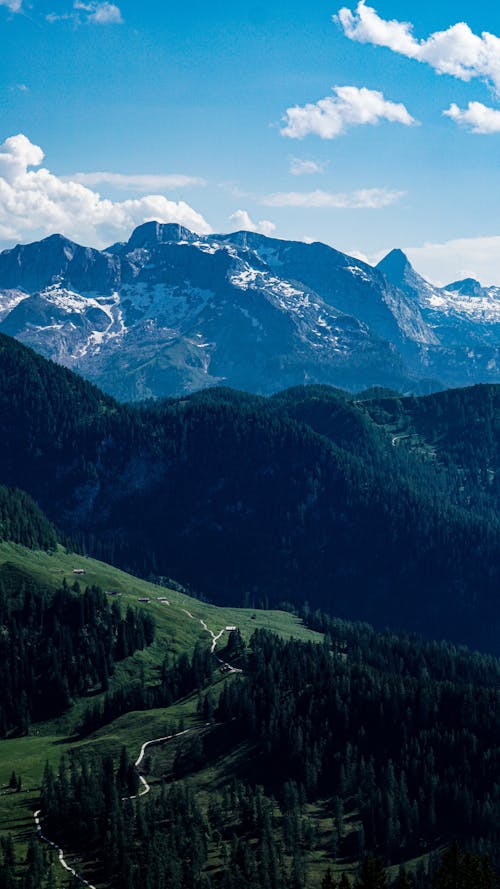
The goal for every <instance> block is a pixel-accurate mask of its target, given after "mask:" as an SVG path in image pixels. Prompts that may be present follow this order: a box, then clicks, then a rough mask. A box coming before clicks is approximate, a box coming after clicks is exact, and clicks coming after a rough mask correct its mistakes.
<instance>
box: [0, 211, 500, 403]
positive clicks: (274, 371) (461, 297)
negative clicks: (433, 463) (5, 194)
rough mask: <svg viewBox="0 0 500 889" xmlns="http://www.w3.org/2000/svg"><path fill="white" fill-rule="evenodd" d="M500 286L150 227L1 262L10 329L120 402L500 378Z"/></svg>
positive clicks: (244, 235)
mask: <svg viewBox="0 0 500 889" xmlns="http://www.w3.org/2000/svg"><path fill="white" fill-rule="evenodd" d="M499 320H500V288H482V287H481V286H480V284H479V283H478V282H475V281H471V280H466V281H461V282H456V283H454V284H451V285H449V286H448V287H446V288H437V287H434V286H433V285H431V284H429V283H428V282H426V281H425V280H424V279H423V278H421V277H420V276H419V275H418V274H417V273H416V272H415V271H414V270H413V269H412V267H411V265H410V263H409V262H408V260H407V258H406V257H405V255H404V254H403V253H401V251H398V250H395V251H392V252H391V253H390V254H389V255H388V256H387V257H386V258H385V259H384V260H382V262H381V263H379V265H378V266H377V267H376V268H373V267H372V266H370V265H368V264H367V263H364V262H362V261H361V260H358V259H354V258H353V257H350V256H348V255H346V254H344V253H341V252H339V251H337V250H334V249H333V248H331V247H328V246H327V245H325V244H321V243H312V244H305V243H301V242H292V241H283V240H278V239H273V238H268V237H265V236H263V235H259V234H255V233H250V232H237V233H234V234H229V235H210V236H205V237H200V236H198V235H195V234H193V233H192V232H190V231H188V230H187V229H185V228H183V227H182V226H179V225H174V224H160V223H157V222H148V223H145V224H143V225H141V226H139V228H137V229H135V231H134V232H133V233H132V235H131V237H130V238H129V240H128V241H127V242H125V243H118V244H114V245H112V246H110V247H109V248H107V249H106V250H103V251H99V250H96V249H92V248H86V247H81V246H79V245H77V244H75V243H73V242H72V241H69V240H67V239H66V238H64V237H62V236H61V235H52V236H50V237H48V238H45V239H44V240H42V241H39V242H36V243H33V244H28V245H18V246H17V247H14V248H13V249H10V250H5V251H4V252H3V253H1V254H0V331H2V332H3V333H6V334H9V335H11V336H14V337H16V338H18V339H20V340H21V341H22V342H24V343H25V344H28V345H30V346H32V347H33V348H35V349H36V350H37V351H39V352H40V353H41V354H43V355H44V356H45V357H49V358H52V359H53V360H55V361H57V362H58V363H61V364H63V365H65V366H67V367H69V368H71V369H72V370H76V371H78V372H79V373H81V374H82V375H83V376H85V377H86V378H88V379H89V380H92V381H93V382H95V383H97V384H98V385H99V386H100V387H101V388H102V389H103V390H104V391H106V392H109V393H110V394H112V395H114V396H115V397H117V398H119V399H120V400H140V399H145V398H157V397H162V396H169V395H181V394H186V393H189V392H192V391H195V390H197V389H201V388H204V387H207V386H214V385H221V384H223V385H229V386H232V387H236V388H240V389H245V390H247V391H252V392H256V393H261V394H268V393H271V392H274V391H278V390H279V389H283V388H285V387H287V386H294V385H302V384H307V383H328V384H331V385H335V386H340V387H342V388H345V389H349V390H352V391H359V390H361V389H363V388H366V387H369V386H374V385H375V386H389V387H392V388H393V389H396V390H398V391H407V392H426V391H433V390H436V389H439V388H445V387H446V386H460V385H466V384H469V383H474V382H481V381H490V382H491V381H497V380H500V361H499V349H500V333H499V330H500V328H499V325H498V321H499Z"/></svg>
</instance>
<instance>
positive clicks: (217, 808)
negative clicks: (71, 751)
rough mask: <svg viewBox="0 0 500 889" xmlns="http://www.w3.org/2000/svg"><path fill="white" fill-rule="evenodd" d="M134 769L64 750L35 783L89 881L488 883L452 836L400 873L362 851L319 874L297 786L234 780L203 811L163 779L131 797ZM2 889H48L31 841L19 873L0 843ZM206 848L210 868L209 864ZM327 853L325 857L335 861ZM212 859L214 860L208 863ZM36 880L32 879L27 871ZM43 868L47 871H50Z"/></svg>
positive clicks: (49, 830)
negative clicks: (271, 788)
mask: <svg viewBox="0 0 500 889" xmlns="http://www.w3.org/2000/svg"><path fill="white" fill-rule="evenodd" d="M138 787H139V781H138V775H137V771H136V769H135V768H134V766H133V764H132V762H131V760H130V759H129V756H128V754H127V751H126V749H125V748H123V749H122V752H121V755H120V759H119V763H118V766H117V767H116V768H115V766H114V764H113V761H112V760H111V759H110V758H109V757H88V756H87V757H84V756H81V755H80V756H75V755H73V756H72V757H71V760H70V761H68V760H67V759H65V758H63V759H62V760H61V762H60V765H59V769H58V770H57V772H54V771H53V770H52V768H51V767H50V766H49V765H47V766H46V768H45V773H44V778H43V784H42V805H43V812H44V817H43V824H44V831H45V833H46V834H48V835H49V836H51V837H54V838H56V839H57V841H58V842H59V843H61V844H62V845H63V847H64V848H67V849H72V850H74V851H78V852H79V853H80V854H82V853H83V855H84V857H85V858H87V859H89V860H90V861H92V862H95V863H94V864H93V865H92V867H93V873H92V879H93V881H94V882H99V883H101V882H102V883H104V884H105V885H106V886H116V887H120V889H122V887H124V889H139V887H140V889H143V887H144V889H241V886H245V887H246V889H431V886H432V889H497V886H498V881H497V875H496V874H495V871H494V869H493V867H492V864H491V860H490V859H489V858H488V856H485V855H481V854H478V853H473V852H470V851H469V852H464V851H463V850H462V848H461V847H460V846H459V844H458V843H457V842H453V843H452V844H451V846H450V847H449V849H448V850H447V851H446V852H445V853H444V854H443V855H442V856H436V855H432V854H431V855H430V856H429V857H428V858H427V860H426V861H423V860H422V861H421V862H420V863H419V864H418V866H417V868H416V870H415V871H414V872H413V873H411V874H409V873H407V872H406V871H405V869H404V868H403V867H402V868H400V872H399V875H398V877H397V878H396V879H395V880H394V879H392V880H391V879H390V878H389V876H388V872H387V870H386V867H385V863H384V862H383V860H382V859H379V858H373V857H369V856H365V857H364V858H362V859H361V860H360V862H359V866H358V869H357V873H356V874H354V875H351V876H348V875H347V874H346V873H345V872H344V873H340V872H339V871H338V869H337V868H336V876H334V875H333V872H332V868H328V869H327V871H326V873H325V875H324V876H323V877H322V878H321V880H319V879H318V878H317V877H316V876H315V875H314V872H312V871H311V869H310V867H309V865H308V857H307V853H308V852H310V851H312V850H314V849H316V848H317V847H318V836H317V834H316V831H315V828H314V824H313V822H311V821H310V819H309V818H308V816H307V813H306V809H305V796H304V790H303V788H301V787H300V786H299V785H297V784H295V782H293V781H290V782H286V783H285V784H284V785H283V786H282V789H281V794H280V802H279V803H278V802H277V800H276V799H275V798H273V797H271V796H268V795H266V793H265V792H264V790H263V788H262V787H261V786H258V785H257V786H251V785H249V784H248V783H245V782H242V781H238V780H235V779H233V780H232V781H229V782H227V783H226V785H225V786H224V787H223V789H222V790H221V791H219V792H214V793H212V794H211V797H210V801H209V803H208V807H207V808H206V810H202V808H200V805H199V803H198V801H197V799H196V796H195V794H194V793H193V790H192V789H191V787H190V786H189V784H188V783H184V782H182V781H177V782H175V783H174V784H171V785H170V786H167V785H166V784H164V783H162V784H161V785H160V786H159V787H158V792H157V793H156V794H155V795H154V796H148V797H147V799H144V800H143V799H141V798H137V797H136V794H137V790H138ZM1 848H2V859H3V860H2V859H0V887H1V889H41V887H44V889H45V886H46V887H47V889H49V887H50V886H51V884H50V883H49V882H48V881H47V882H46V881H45V879H46V875H47V873H48V867H47V863H48V862H47V855H46V854H44V849H43V847H41V846H40V845H39V846H38V848H37V846H36V842H35V843H34V842H33V841H32V842H31V844H30V846H29V849H28V856H27V860H26V865H27V868H26V870H25V871H24V875H23V877H22V878H21V879H20V881H18V880H17V879H16V872H15V863H16V862H15V854H14V848H13V845H12V841H11V840H9V839H8V838H7V839H3V840H2V841H1ZM209 854H211V862H212V863H211V866H210V867H208V864H209ZM334 857H335V853H334V852H333V854H332V857H331V861H332V865H333V863H334ZM214 860H216V861H217V862H218V863H217V865H215V866H214V864H213V862H214ZM35 875H36V876H37V877H38V882H33V878H34V876H35ZM49 875H50V874H49Z"/></svg>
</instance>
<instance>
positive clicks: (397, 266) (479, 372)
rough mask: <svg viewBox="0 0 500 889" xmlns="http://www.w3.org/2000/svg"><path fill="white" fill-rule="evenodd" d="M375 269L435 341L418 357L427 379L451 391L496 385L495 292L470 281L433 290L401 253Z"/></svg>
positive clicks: (498, 297) (499, 300)
mask: <svg viewBox="0 0 500 889" xmlns="http://www.w3.org/2000/svg"><path fill="white" fill-rule="evenodd" d="M377 268H378V269H379V271H381V272H383V274H384V275H385V276H386V278H387V279H388V280H389V281H391V282H392V283H393V284H394V285H395V286H396V287H397V288H398V289H399V290H402V291H403V292H404V293H406V295H407V296H408V297H409V298H410V299H411V300H412V301H413V303H414V304H415V305H416V306H417V307H418V308H419V310H420V312H421V315H422V318H423V319H424V321H425V323H426V325H427V326H428V328H430V330H431V331H432V333H433V335H434V337H435V342H434V348H432V349H429V350H423V351H422V363H423V365H424V366H425V365H426V366H427V368H428V371H429V373H431V374H432V375H434V376H437V377H438V378H439V379H441V380H442V381H443V383H447V384H449V385H452V386H457V385H464V384H467V383H472V382H498V381H499V380H500V287H482V286H481V284H480V283H479V281H475V280H474V279H472V278H466V279H465V280H463V281H455V282H454V283H452V284H448V285H447V286H446V287H436V286H435V285H433V284H430V283H429V282H428V281H426V280H425V279H424V278H422V277H421V276H420V275H419V274H418V273H417V272H416V271H415V270H414V269H413V268H412V266H411V264H410V262H409V260H408V259H407V257H406V256H405V254H404V253H403V252H402V251H401V250H393V251H391V253H389V254H388V255H387V256H386V257H385V258H384V259H383V260H382V261H381V262H380V263H379V264H378V266H377Z"/></svg>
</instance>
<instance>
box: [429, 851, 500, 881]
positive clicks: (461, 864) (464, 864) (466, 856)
mask: <svg viewBox="0 0 500 889" xmlns="http://www.w3.org/2000/svg"><path fill="white" fill-rule="evenodd" d="M498 885H499V881H498V876H497V875H496V874H495V871H494V870H493V867H492V865H491V862H490V861H489V860H488V859H487V858H484V857H483V856H480V855H475V854H473V853H471V852H467V853H464V852H463V850H462V849H461V848H460V845H459V844H458V843H457V842H456V841H455V842H453V843H452V845H451V846H450V848H449V849H448V850H447V851H446V852H445V853H444V855H443V858H442V861H441V864H440V866H439V868H438V869H437V871H436V873H435V874H434V879H433V881H432V886H433V889H496V887H497V886H498Z"/></svg>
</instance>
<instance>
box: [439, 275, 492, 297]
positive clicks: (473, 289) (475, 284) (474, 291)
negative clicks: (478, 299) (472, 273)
mask: <svg viewBox="0 0 500 889" xmlns="http://www.w3.org/2000/svg"><path fill="white" fill-rule="evenodd" d="M483 289H484V288H483V287H481V284H480V283H479V281H476V279H475V278H464V279H463V280H462V281H454V282H453V283H452V284H448V285H447V286H446V288H445V290H451V291H452V292H453V293H460V294H461V295H462V296H481V295H482V294H483Z"/></svg>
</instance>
